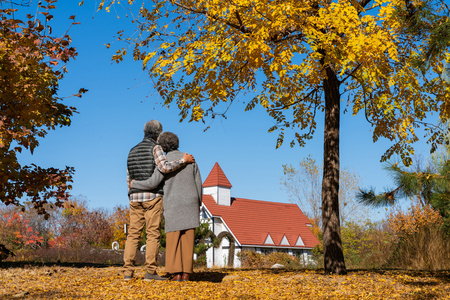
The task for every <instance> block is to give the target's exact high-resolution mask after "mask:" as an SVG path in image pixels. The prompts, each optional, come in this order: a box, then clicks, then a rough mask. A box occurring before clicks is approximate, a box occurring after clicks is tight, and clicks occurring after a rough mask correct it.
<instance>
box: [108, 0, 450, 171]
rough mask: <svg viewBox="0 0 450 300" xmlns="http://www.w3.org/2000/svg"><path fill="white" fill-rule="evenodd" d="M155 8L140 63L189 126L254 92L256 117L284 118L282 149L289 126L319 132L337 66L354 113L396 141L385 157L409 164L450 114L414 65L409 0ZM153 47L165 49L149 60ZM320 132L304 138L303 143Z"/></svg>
mask: <svg viewBox="0 0 450 300" xmlns="http://www.w3.org/2000/svg"><path fill="white" fill-rule="evenodd" d="M114 2H115V1H104V0H103V1H102V2H101V5H104V4H105V5H107V6H108V7H109V6H111V5H112V4H114ZM131 2H133V1H131ZM153 2H154V3H155V5H154V6H153V8H151V7H150V6H148V8H147V7H146V6H147V5H145V4H143V7H142V9H141V19H142V20H141V21H142V24H145V26H143V27H141V29H140V30H141V31H140V32H138V35H137V36H138V38H136V39H135V40H132V42H133V43H134V44H135V48H136V51H135V52H134V53H135V59H140V60H142V61H143V66H144V67H146V68H147V69H148V70H149V74H150V76H151V77H152V78H154V79H155V83H156V86H157V89H158V91H159V92H160V94H161V96H162V97H163V99H164V105H165V106H170V104H172V103H174V102H175V103H176V104H177V105H178V107H179V109H180V111H181V118H182V120H183V119H185V118H187V117H188V116H189V120H190V121H200V120H203V119H204V118H205V117H207V116H214V114H208V113H207V112H214V110H215V109H218V108H219V107H220V103H221V102H229V101H232V100H233V99H234V98H235V97H237V95H238V92H239V91H241V90H248V91H251V92H252V93H254V92H256V93H255V96H254V98H253V99H251V98H250V99H249V100H248V102H247V107H246V110H250V109H252V108H254V107H255V104H257V103H259V104H260V105H261V106H262V107H263V109H265V110H266V111H267V113H268V114H269V115H270V116H272V117H273V118H274V119H275V122H276V124H278V125H277V126H274V127H273V128H272V129H271V130H270V131H274V130H278V131H279V133H280V135H279V138H278V141H277V143H278V145H281V143H282V142H283V139H284V132H283V129H282V128H285V127H290V128H294V129H296V128H297V129H296V130H309V131H310V134H312V133H314V130H315V128H316V120H315V119H314V117H315V113H316V110H318V109H324V99H323V94H322V91H323V89H324V81H325V80H327V79H328V78H327V76H328V75H327V74H326V72H325V70H326V69H327V68H331V69H332V70H333V72H334V73H335V74H336V75H337V77H338V78H337V79H338V80H339V81H340V83H339V85H341V84H342V85H343V88H341V90H342V92H344V93H348V94H349V98H348V99H349V101H348V105H349V106H350V107H351V109H352V110H353V114H358V113H359V112H360V111H361V110H363V111H364V113H365V114H366V115H367V118H368V119H370V120H371V122H372V124H373V126H374V130H373V140H374V141H376V140H378V138H379V137H384V138H387V139H389V140H391V141H395V144H394V145H393V146H392V147H391V149H389V150H388V151H387V153H386V155H385V156H384V157H383V159H387V158H388V157H389V156H390V155H392V154H393V153H397V154H402V155H403V157H402V158H404V161H405V162H406V163H408V162H409V160H408V157H409V156H410V155H412V154H413V150H412V148H411V147H410V146H409V144H411V143H413V142H415V141H417V139H418V137H417V136H416V133H415V130H414V129H415V128H417V127H418V126H419V125H420V121H422V120H423V119H424V118H425V117H426V116H427V114H429V113H431V112H439V113H440V116H441V117H446V116H448V115H449V114H448V109H446V108H447V106H448V104H446V103H448V101H449V100H450V99H449V98H450V89H449V87H448V84H446V83H445V82H444V81H442V80H441V79H439V78H438V77H436V76H434V77H433V76H432V77H427V76H425V75H424V76H421V75H420V73H419V72H417V70H416V69H415V67H414V66H413V65H412V62H411V59H410V58H412V57H416V56H417V53H421V52H422V50H423V47H424V43H425V41H424V40H419V39H417V40H414V39H415V37H414V36H412V35H411V36H408V35H407V34H405V31H404V26H405V24H404V22H403V20H402V19H401V18H399V17H398V13H397V11H396V9H397V8H398V7H400V8H401V7H403V8H405V2H404V1H400V0H377V1H374V2H372V1H370V2H368V3H365V4H360V3H358V2H357V1H352V0H340V1H332V2H326V1H319V2H314V1H313V2H311V1H292V0H288V1H282V2H279V1H267V0H258V1H248V0H236V1H233V2H226V1H225V2H224V1H219V0H200V1H192V0H175V1H171V4H168V3H167V2H160V1H159V0H154V1H153ZM413 2H414V1H413ZM419 4H420V3H419V2H418V3H417V5H419ZM362 5H364V7H363V6H362ZM145 30H146V31H148V33H149V34H148V35H145V34H144V32H145ZM162 36H164V37H166V38H164V39H161V37H162ZM150 44H151V45H152V47H154V46H156V47H157V50H156V51H154V50H153V49H152V51H149V52H148V53H146V52H145V51H146V46H145V45H150ZM122 53H123V52H122ZM446 56H448V53H446V52H445V51H444V52H443V53H442V54H439V55H438V56H436V57H435V58H433V60H432V61H430V68H431V69H432V70H433V72H436V73H438V72H439V70H440V71H442V63H441V62H442V61H443V59H444V58H445V57H446ZM116 58H117V57H116ZM153 58H156V59H153ZM438 74H439V73H438ZM179 75H185V76H179ZM258 78H263V81H258ZM422 81H425V84H422ZM431 95H440V98H439V99H438V98H435V97H433V96H431ZM259 100H261V101H259ZM244 101H245V100H244ZM227 107H228V106H227ZM310 134H306V135H297V142H298V143H300V144H303V143H304V140H305V139H308V138H309V137H310ZM434 138H436V137H435V136H434V135H430V137H429V139H434Z"/></svg>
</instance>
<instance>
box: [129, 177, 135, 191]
mask: <svg viewBox="0 0 450 300" xmlns="http://www.w3.org/2000/svg"><path fill="white" fill-rule="evenodd" d="M134 180H135V179H133V180H131V181H130V183H129V184H128V188H130V189H131V188H132V187H133V181H134Z"/></svg>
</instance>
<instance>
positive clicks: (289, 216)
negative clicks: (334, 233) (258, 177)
mask: <svg viewBox="0 0 450 300" xmlns="http://www.w3.org/2000/svg"><path fill="white" fill-rule="evenodd" d="M205 182H206V181H205ZM203 186H205V185H203ZM231 200H232V201H231V205H230V206H225V205H218V204H217V203H216V202H215V201H214V198H213V197H212V196H210V195H203V204H204V205H205V206H206V208H207V209H208V211H209V212H210V213H211V214H212V215H213V216H215V217H221V218H222V220H223V221H224V222H225V224H226V225H227V226H228V228H229V229H230V230H231V232H232V234H233V235H234V236H235V237H236V239H237V240H238V242H239V244H241V245H242V246H246V245H248V246H272V247H296V248H313V247H314V246H315V245H317V243H318V242H319V241H318V240H317V238H316V237H315V236H314V234H313V233H312V232H311V230H310V229H309V227H308V226H307V224H310V222H309V220H308V219H307V218H306V216H305V215H304V214H303V212H302V211H301V210H300V208H299V207H298V206H297V205H296V204H287V203H278V202H268V201H259V200H249V199H242V198H232V199H231ZM268 236H270V238H268ZM299 236H300V237H301V241H303V244H304V246H302V245H301V243H298V242H297V241H298V239H299ZM270 239H271V240H272V241H273V244H270V245H269V244H268V243H267V241H270ZM286 240H287V242H288V244H289V245H287V244H286ZM265 242H266V243H265Z"/></svg>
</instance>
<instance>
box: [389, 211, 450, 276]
mask: <svg viewBox="0 0 450 300" xmlns="http://www.w3.org/2000/svg"><path fill="white" fill-rule="evenodd" d="M389 224H390V229H391V231H392V233H393V236H394V237H395V239H394V241H393V243H392V255H391V257H390V260H389V265H390V266H391V267H396V268H405V269H414V270H432V271H435V270H442V269H449V268H450V238H449V236H448V235H446V233H445V231H444V229H443V227H442V225H443V219H442V217H441V216H440V214H439V212H438V211H436V210H434V209H433V208H432V207H431V206H429V205H426V206H421V205H419V204H416V205H413V206H411V208H410V209H409V210H408V212H406V213H404V212H402V211H397V212H394V213H391V214H390V216H389Z"/></svg>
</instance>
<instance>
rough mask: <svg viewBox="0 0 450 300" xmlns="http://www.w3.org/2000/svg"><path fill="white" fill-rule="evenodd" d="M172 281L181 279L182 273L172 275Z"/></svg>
mask: <svg viewBox="0 0 450 300" xmlns="http://www.w3.org/2000/svg"><path fill="white" fill-rule="evenodd" d="M170 280H171V281H181V275H180V274H175V276H173V277H172V279H170Z"/></svg>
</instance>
